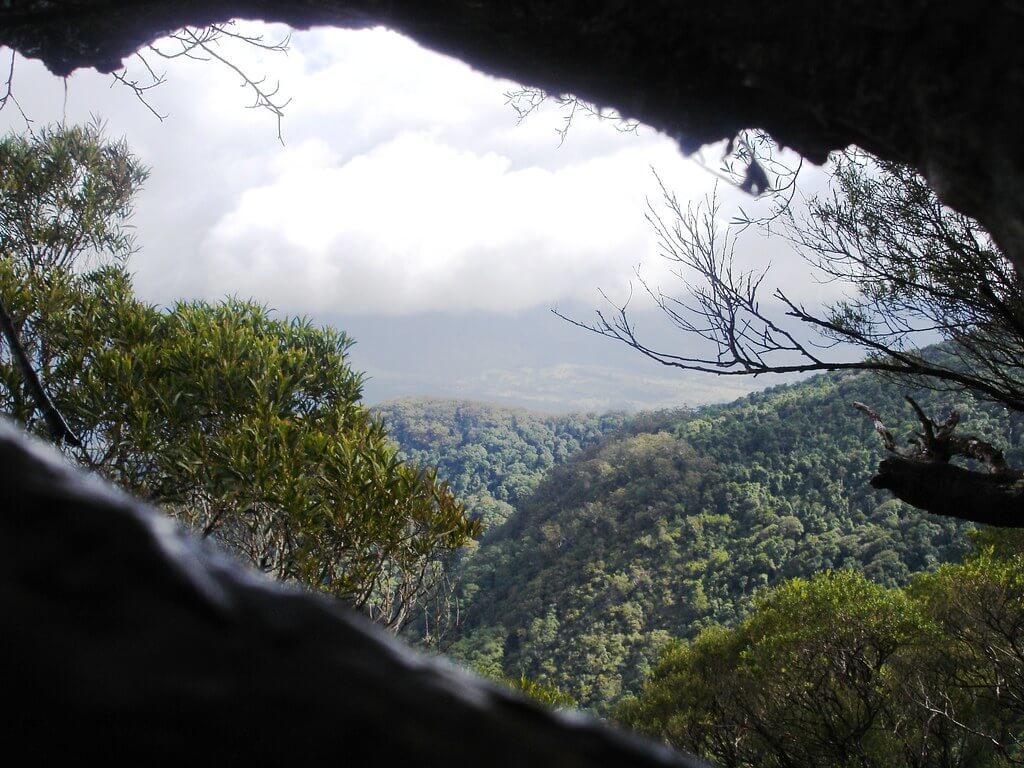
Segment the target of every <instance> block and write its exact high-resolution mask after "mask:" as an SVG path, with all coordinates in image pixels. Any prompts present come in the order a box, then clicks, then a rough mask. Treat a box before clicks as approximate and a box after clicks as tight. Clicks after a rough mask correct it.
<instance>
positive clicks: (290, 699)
mask: <svg viewBox="0 0 1024 768" xmlns="http://www.w3.org/2000/svg"><path fill="white" fill-rule="evenodd" d="M0 467H2V468H3V470H2V478H3V499H4V504H3V507H4V508H3V514H2V515H0V550H2V551H0V615H2V616H3V618H4V632H3V641H2V642H3V648H4V654H3V656H2V662H0V668H2V673H0V675H2V679H3V680H4V693H5V697H6V698H7V700H8V701H9V702H10V703H11V704H12V705H13V707H12V708H11V709H10V710H9V711H8V713H7V714H6V715H4V729H3V730H4V733H5V736H6V738H5V744H6V748H7V749H8V750H11V749H14V750H15V751H19V747H27V748H29V750H30V751H29V752H28V753H27V754H32V755H34V756H36V757H37V758H40V759H42V758H46V757H48V756H54V755H56V754H58V753H61V754H63V753H67V754H74V755H75V757H76V759H78V760H83V759H87V758H89V757H109V756H110V755H113V754H125V755H139V756H142V755H145V756H147V759H148V760H157V761H159V762H162V761H164V760H168V761H171V760H173V761H175V762H180V763H183V762H184V761H186V760H189V759H193V758H194V757H195V756H196V755H197V754H202V757H203V759H205V760H209V759H216V758H221V759H226V760H230V761H231V762H232V763H248V764H251V765H268V764H273V763H276V762H278V761H280V762H281V763H284V764H288V765H293V764H301V763H302V761H303V759H304V758H311V757H315V756H318V755H323V756H332V757H333V758H335V759H337V760H340V761H341V763H342V764H346V762H347V761H351V760H353V759H357V758H358V757H360V756H363V755H366V756H372V757H375V759H380V760H390V761H393V762H392V764H395V765H400V766H404V765H410V766H411V765H444V766H451V767H455V766H467V767H468V766H473V767H474V768H476V766H480V765H491V766H506V765H508V766H524V765H529V766H560V767H563V766H598V765H601V766H626V765H629V766H680V767H683V766H698V765H700V763H698V762H696V761H693V760H689V759H687V758H685V757H682V756H680V755H677V754H674V753H671V752H669V751H668V750H666V749H664V748H662V747H659V746H657V745H654V744H653V743H647V742H643V741H640V740H637V739H633V738H631V737H628V736H625V735H622V734H619V733H616V732H614V731H612V730H610V729H608V728H606V727H604V726H601V725H600V724H598V723H597V722H595V721H593V720H590V719H589V718H585V717H583V716H582V715H578V714H575V713H573V714H560V713H549V712H547V711H543V710H540V709H538V708H536V707H535V706H534V705H532V704H530V703H529V702H526V701H524V700H522V699H520V698H518V697H516V696H514V695H512V694H509V693H506V692H505V691H503V690H501V689H498V688H496V687H494V686H492V685H490V684H488V683H485V682H481V681H479V680H476V679H475V678H470V677H469V676H467V675H465V674H463V673H461V672H459V671H458V670H455V669H453V668H451V667H449V666H447V665H445V664H442V663H436V662H434V661H433V660H430V659H427V658H425V657H422V656H420V655H418V654H416V653H414V652H413V651H411V650H409V649H407V648H405V647H404V646H402V645H401V644H399V643H397V642H396V641H395V640H394V639H392V638H391V637H390V636H388V635H385V634H384V633H382V632H380V631H378V630H377V628H376V627H374V626H372V625H370V624H369V623H368V622H367V621H365V620H364V619H363V618H362V617H361V616H358V615H356V614H353V613H349V612H346V611H343V610H340V609H339V608H338V607H337V605H336V604H332V603H330V602H328V601H326V600H323V599H321V598H319V597H318V596H316V595H312V594H308V593H304V592H298V591H292V590H288V589H285V588H282V587H280V586H278V585H276V584H273V583H271V582H269V581H266V580H265V579H263V578H262V577H260V576H258V575H256V574H253V573H250V572H247V571H246V570H244V569H242V568H241V567H239V566H237V565H235V564H234V563H233V562H231V561H229V560H227V559H226V558H225V557H224V556H222V555H221V554H220V553H218V552H217V551H216V550H215V549H213V548H212V547H209V546H207V545H206V544H204V543H203V542H200V541H198V540H194V539H192V538H191V537H190V536H188V535H186V534H185V533H184V532H182V531H181V530H180V529H178V528H177V527H176V526H175V525H174V524H173V523H171V522H170V521H169V520H168V519H167V518H165V517H163V516H161V515H160V514H158V513H156V512H155V511H153V510H152V509H149V508H147V507H146V506H144V505H142V504H140V503H138V502H135V501H132V500H131V499H128V498H126V497H125V496H123V495H122V494H120V493H117V492H115V491H113V490H111V489H110V488H108V487H106V486H105V485H104V484H103V483H100V482H99V481H97V480H95V479H94V478H90V477H88V476H86V475H85V474H83V473H81V472H78V471H74V470H71V469H69V468H67V467H66V466H64V465H63V463H62V459H61V458H60V457H59V456H57V455H56V454H55V453H53V452H52V451H51V449H50V448H49V447H47V446H42V445H39V444H36V443H32V442H29V441H28V440H26V439H25V437H24V436H23V435H22V434H20V433H18V432H16V430H14V429H13V428H11V427H10V426H9V425H7V424H0ZM42 761H43V762H45V760H42Z"/></svg>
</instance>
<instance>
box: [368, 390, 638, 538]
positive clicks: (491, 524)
mask: <svg viewBox="0 0 1024 768" xmlns="http://www.w3.org/2000/svg"><path fill="white" fill-rule="evenodd" d="M373 410H374V412H375V413H377V414H379V415H380V416H382V417H383V418H384V420H385V423H386V424H387V427H388V432H389V434H390V436H391V439H393V440H394V441H395V442H396V443H398V445H399V447H400V448H401V451H402V455H403V456H404V457H405V458H407V459H410V460H411V461H413V462H414V463H417V464H419V465H421V466H426V467H437V468H438V475H439V476H440V477H441V478H442V479H444V480H447V481H448V484H449V485H450V486H451V488H452V490H453V491H455V493H456V495H457V496H459V498H460V499H462V501H463V502H464V503H465V504H466V507H467V509H468V510H469V512H470V513H471V514H476V515H480V516H481V517H482V519H483V523H484V527H485V530H488V531H493V530H494V529H496V528H497V527H498V526H500V525H501V524H502V523H503V522H504V521H505V520H506V519H507V518H508V516H509V515H511V514H512V512H513V511H514V510H515V507H516V505H518V504H521V503H522V502H523V501H524V500H525V499H526V498H528V497H529V495H530V494H531V493H532V492H533V490H534V489H535V488H536V487H537V484H538V483H539V482H540V480H541V479H542V478H543V477H544V475H545V474H546V473H547V472H548V471H549V470H550V469H551V468H552V467H554V466H555V465H556V464H561V463H564V462H565V461H567V460H568V459H569V457H571V456H572V455H574V454H576V453H578V452H579V451H580V450H582V449H583V448H586V447H588V446H591V445H594V444H596V443H597V442H598V441H599V440H600V439H601V438H602V437H603V436H604V435H606V434H608V433H610V432H612V431H614V430H615V429H617V428H618V427H619V426H621V425H622V424H623V423H624V422H625V421H626V419H627V416H626V415H625V414H624V413H607V414H603V415H596V414H592V413H582V414H569V415H567V416H552V415H548V414H541V413H534V412H531V411H526V410H521V409H517V408H504V407H501V406H495V405H488V404H484V403H475V402H471V401H465V400H444V399H435V398H406V399H403V400H395V401H391V402H387V403H382V404H380V405H377V406H374V408H373ZM485 536H486V534H485Z"/></svg>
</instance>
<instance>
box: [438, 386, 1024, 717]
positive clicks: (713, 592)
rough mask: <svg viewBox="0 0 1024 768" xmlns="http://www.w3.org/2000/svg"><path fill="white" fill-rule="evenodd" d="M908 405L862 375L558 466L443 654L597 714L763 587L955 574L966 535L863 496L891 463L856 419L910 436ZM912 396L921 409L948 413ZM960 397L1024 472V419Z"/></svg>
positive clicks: (775, 396)
mask: <svg viewBox="0 0 1024 768" xmlns="http://www.w3.org/2000/svg"><path fill="white" fill-rule="evenodd" d="M902 394H903V391H902V390H900V389H899V388H896V387H894V386H893V385H891V384H888V383H886V382H883V381H881V380H879V379H878V378H876V377H874V376H872V375H869V374H852V375H851V374H844V375H825V376H819V377H816V378H814V379H811V380H808V381H806V382H803V383H800V384H796V385H792V386H786V387H780V388H776V389H774V390H771V391H768V392H766V393H761V394H757V395H753V396H750V397H747V398H744V399H742V400H739V401H737V402H736V403H733V404H730V405H727V406H715V407H709V408H704V409H701V410H699V411H696V412H679V413H663V414H656V415H647V416H643V417H640V418H637V419H634V420H631V421H630V422H629V423H627V424H626V425H624V426H623V428H622V429H621V430H620V432H619V433H618V434H617V435H615V436H614V437H610V438H608V439H606V440H605V441H604V442H603V443H601V444H600V445H598V446H595V447H593V448H591V449H589V450H587V451H584V452H583V453H581V454H579V455H577V456H576V457H574V458H572V459H570V460H569V461H568V462H567V463H566V464H564V465H562V466H559V467H555V468H554V469H553V470H552V471H551V473H550V474H549V475H548V477H547V478H545V480H544V481H543V482H542V483H541V484H540V486H539V487H538V488H537V490H536V491H535V492H534V493H533V494H532V495H531V496H530V497H529V498H527V499H525V500H524V501H523V502H522V503H521V504H520V505H519V507H518V509H517V511H516V513H515V514H514V515H512V516H511V517H510V518H509V519H508V521H507V523H506V524H505V525H504V526H502V527H501V528H500V529H498V530H497V531H495V533H494V534H493V535H492V536H491V537H490V538H489V539H488V540H486V541H484V542H483V543H482V544H481V546H480V548H479V550H478V552H477V553H476V554H475V556H474V557H472V558H468V559H467V560H466V561H465V562H464V563H463V573H462V598H463V616H464V623H463V625H462V627H461V628H460V632H459V635H458V640H457V641H456V642H455V643H454V644H453V645H452V646H451V648H450V649H449V651H450V653H451V655H453V656H454V657H456V658H458V659H461V660H463V661H466V662H469V663H471V664H472V665H474V666H477V667H478V668H482V669H490V670H494V669H497V668H501V669H502V670H503V671H504V672H505V673H506V674H512V675H519V674H521V673H525V674H526V675H528V676H530V677H531V678H534V679H536V680H538V681H541V682H544V683H547V684H553V685H556V686H558V687H560V688H562V689H564V690H566V691H568V692H569V693H570V694H571V695H573V696H574V697H575V698H576V699H577V700H579V701H580V702H581V703H582V704H583V705H585V706H589V707H592V708H594V709H596V710H598V711H604V710H605V709H606V708H607V707H608V706H609V705H611V704H612V703H614V702H615V701H617V700H618V699H619V698H620V697H621V696H622V695H623V694H624V693H625V692H627V691H635V690H637V688H638V685H639V683H640V681H641V680H642V678H643V677H644V675H645V674H646V673H647V671H648V670H649V669H650V667H651V665H652V663H653V662H654V661H655V659H656V658H657V655H658V652H659V649H660V648H661V647H662V646H663V644H664V643H665V642H666V640H667V639H668V638H669V637H671V636H677V637H691V636H693V635H694V634H695V633H696V632H697V631H698V630H699V628H700V627H702V626H704V625H706V624H709V623H715V622H731V621H735V620H736V619H737V618H738V617H740V616H741V615H742V614H743V612H744V611H745V609H746V608H747V606H748V605H749V600H750V597H751V595H752V594H753V593H754V591H755V590H757V589H758V588H760V587H763V586H766V585H772V584H776V583H778V582H779V581H781V580H782V579H785V578H788V577H792V576H798V575H807V574H811V573H815V572H818V571H821V570H825V569H829V568H853V569H856V570H858V571H861V572H863V573H865V574H866V575H867V576H868V577H869V578H871V579H873V580H875V581H877V582H879V583H882V584H888V585H895V584H900V583H902V582H904V581H905V580H906V579H907V577H908V576H909V575H910V574H911V573H913V572H916V571H919V570H923V569H928V568H931V567H933V566H935V565H936V564H937V563H939V562H942V561H946V560H952V559H957V558H958V557H959V556H960V554H961V553H962V551H963V549H964V532H965V530H966V529H967V526H965V525H964V524H962V523H959V522H957V521H953V520H948V519H941V518H935V517H931V516H928V515H926V514H925V513H921V512H918V511H916V510H911V509H910V508H908V507H906V506H905V505H903V504H901V503H899V502H897V501H895V500H892V499H889V498H887V496H886V495H884V494H882V493H879V492H876V491H874V490H873V489H871V488H870V486H869V484H868V481H869V479H870V477H871V475H872V473H873V471H874V467H875V465H876V464H877V461H878V459H879V458H881V456H882V451H881V448H880V446H879V443H878V440H877V437H876V436H875V435H874V433H873V431H872V427H871V424H870V422H868V420H866V419H865V418H864V417H863V416H860V415H859V414H857V413H856V412H855V411H854V410H853V409H852V407H851V405H850V404H851V403H852V401H854V400H861V401H865V402H868V403H871V404H872V405H874V406H875V407H876V408H878V409H879V410H880V411H881V412H882V413H883V415H884V416H885V417H886V418H888V419H891V420H892V422H893V423H891V426H893V427H894V428H895V427H899V428H901V432H902V431H904V428H906V429H909V428H910V427H911V426H912V423H911V422H912V413H911V412H910V410H909V408H907V407H906V405H905V404H904V403H903V402H902V399H901V398H902ZM916 394H917V395H918V397H919V400H920V402H921V403H922V405H924V406H925V408H926V409H930V410H936V411H942V410H943V409H944V408H945V407H948V406H949V405H950V404H952V400H951V396H950V395H949V394H948V393H937V392H922V393H916ZM956 399H957V401H958V402H957V403H956V405H958V406H959V407H960V408H961V410H962V411H963V412H964V424H965V428H966V429H967V430H968V431H971V432H975V433H980V434H981V435H983V436H987V437H989V438H994V439H995V440H996V442H997V443H1001V444H1002V445H1004V446H1007V445H1010V446H1013V450H1012V451H1011V452H1010V458H1016V459H1017V460H1019V459H1020V454H1021V451H1020V445H1019V443H1020V440H1019V438H1020V434H1021V432H1022V426H1024V425H1022V421H1021V419H1020V418H1019V417H1013V419H1012V420H1009V421H1008V420H1007V417H1006V416H1005V414H1002V413H1001V412H1000V411H998V410H997V409H995V408H993V407H991V406H986V405H982V404H978V403H975V402H973V401H971V400H970V399H969V398H968V397H966V396H963V395H960V396H958V397H957V398H956ZM897 419H904V421H903V423H902V424H900V423H899V422H898V421H897Z"/></svg>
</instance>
